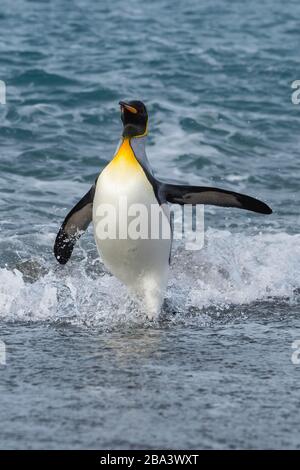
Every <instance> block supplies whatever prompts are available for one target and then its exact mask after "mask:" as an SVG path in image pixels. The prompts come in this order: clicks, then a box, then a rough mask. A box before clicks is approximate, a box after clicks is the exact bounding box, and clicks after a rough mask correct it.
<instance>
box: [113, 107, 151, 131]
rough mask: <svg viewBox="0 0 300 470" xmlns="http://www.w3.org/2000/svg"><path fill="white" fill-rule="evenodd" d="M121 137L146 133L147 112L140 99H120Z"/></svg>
mask: <svg viewBox="0 0 300 470" xmlns="http://www.w3.org/2000/svg"><path fill="white" fill-rule="evenodd" d="M119 105H120V106H121V119H122V122H123V126H124V128H123V137H139V136H140V137H141V136H143V135H146V134H147V124H148V113H147V109H146V106H145V105H144V103H142V102H141V101H120V102H119Z"/></svg>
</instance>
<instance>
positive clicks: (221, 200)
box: [161, 183, 272, 214]
mask: <svg viewBox="0 0 300 470" xmlns="http://www.w3.org/2000/svg"><path fill="white" fill-rule="evenodd" d="M161 191H162V193H163V195H164V198H165V199H166V200H167V201H168V202H171V203H173V204H181V205H182V204H208V205H212V206H221V207H237V208H239V209H245V210H248V211H253V212H259V213H260V214H272V209H271V208H270V207H269V206H268V205H267V204H265V203H264V202H262V201H259V200H258V199H255V198H254V197H251V196H246V195H245V194H239V193H235V192H233V191H227V190H226V189H218V188H210V187H205V186H185V185H177V184H167V183H163V185H162V188H161Z"/></svg>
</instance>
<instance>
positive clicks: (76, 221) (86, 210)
mask: <svg viewBox="0 0 300 470" xmlns="http://www.w3.org/2000/svg"><path fill="white" fill-rule="evenodd" d="M94 195H95V185H93V186H92V187H91V189H90V190H89V191H88V192H87V193H86V194H85V195H84V196H83V198H82V199H80V201H79V202H78V203H77V204H76V206H74V207H73V209H72V210H71V211H70V212H69V213H68V215H67V216H66V218H65V220H64V221H63V223H62V226H61V227H60V229H59V232H58V234H57V237H56V239H55V243H54V255H55V258H56V259H57V261H58V262H59V263H60V264H66V263H67V262H68V261H69V259H70V258H71V255H72V251H73V248H74V246H75V243H76V242H77V240H78V238H80V236H81V235H82V233H83V232H84V231H85V230H86V229H87V228H88V226H89V224H90V222H91V221H92V217H93V200H94Z"/></svg>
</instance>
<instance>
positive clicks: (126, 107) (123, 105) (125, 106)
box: [119, 101, 138, 114]
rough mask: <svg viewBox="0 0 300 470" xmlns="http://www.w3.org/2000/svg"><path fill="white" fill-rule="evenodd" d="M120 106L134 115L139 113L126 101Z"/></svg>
mask: <svg viewBox="0 0 300 470" xmlns="http://www.w3.org/2000/svg"><path fill="white" fill-rule="evenodd" d="M119 105H120V106H122V107H123V108H125V109H127V111H129V112H131V113H133V114H137V113H138V111H137V109H135V108H134V107H133V106H130V104H127V103H125V101H120V102H119Z"/></svg>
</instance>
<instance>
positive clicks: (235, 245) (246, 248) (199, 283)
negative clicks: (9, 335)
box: [0, 229, 300, 327]
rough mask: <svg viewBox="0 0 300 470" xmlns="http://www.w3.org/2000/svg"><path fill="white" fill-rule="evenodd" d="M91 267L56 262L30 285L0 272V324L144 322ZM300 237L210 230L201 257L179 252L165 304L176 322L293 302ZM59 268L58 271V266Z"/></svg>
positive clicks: (122, 293)
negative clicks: (240, 308) (244, 307)
mask: <svg viewBox="0 0 300 470" xmlns="http://www.w3.org/2000/svg"><path fill="white" fill-rule="evenodd" d="M86 263H87V262H85V261H83V262H81V263H77V262H75V260H72V261H70V263H69V265H67V266H66V267H64V268H61V267H60V266H55V265H54V264H52V265H51V266H52V268H50V267H49V271H48V273H47V274H44V275H43V274H41V275H40V277H38V279H37V280H35V281H34V282H31V283H30V282H28V281H25V278H24V276H23V274H22V273H21V272H20V271H19V270H18V269H12V270H9V269H4V268H3V269H1V270H0V318H1V321H2V322H3V321H50V322H67V323H71V324H75V325H86V326H92V327H94V326H95V327H97V326H104V327H111V326H114V325H116V324H120V323H122V324H126V323H139V324H140V323H144V322H145V319H144V317H143V314H142V313H141V312H139V309H138V307H137V305H136V304H135V302H134V301H133V300H132V299H131V298H130V296H129V295H128V292H127V290H126V289H125V287H124V286H122V284H121V283H120V282H119V281H118V280H117V279H115V278H114V277H113V276H110V275H109V274H107V273H102V274H101V275H100V276H98V275H95V273H93V266H88V269H87V264H86ZM299 264H300V235H289V234H287V233H277V234H275V233H274V234H260V235H256V236H249V235H245V234H243V233H236V234H231V233H230V232H228V231H220V230H213V229H209V230H208V231H207V233H206V243H205V246H204V248H203V249H202V250H201V251H199V252H188V251H185V250H184V249H183V248H181V247H179V248H177V249H175V250H174V254H173V262H172V267H171V273H170V281H169V287H168V291H167V293H166V299H167V302H168V305H169V307H168V309H169V310H170V309H171V311H172V319H173V321H176V319H179V320H180V321H182V319H184V317H185V316H187V315H188V314H189V312H190V311H193V312H194V313H195V312H196V314H197V313H198V314H199V315H203V314H204V315H205V313H206V311H207V309H208V310H209V309H210V308H211V307H218V308H221V309H222V308H224V309H225V310H226V308H228V306H233V305H244V304H251V303H252V302H256V301H262V300H266V301H268V302H272V301H273V300H272V299H274V298H278V297H279V298H284V299H286V300H288V301H290V300H293V298H294V296H295V290H296V289H298V288H299V287H300V271H299ZM53 266H54V268H53Z"/></svg>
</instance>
